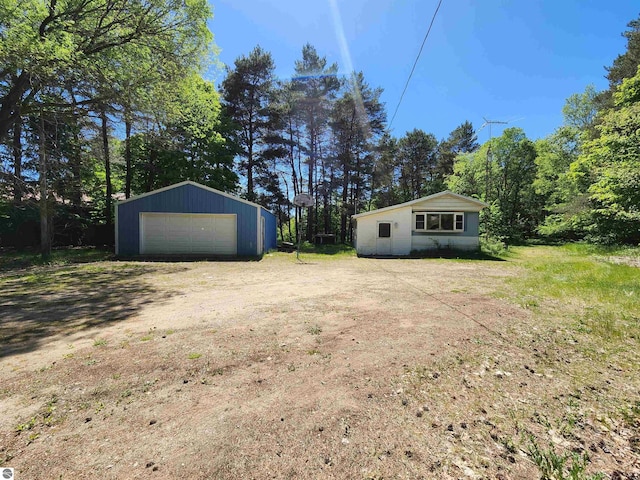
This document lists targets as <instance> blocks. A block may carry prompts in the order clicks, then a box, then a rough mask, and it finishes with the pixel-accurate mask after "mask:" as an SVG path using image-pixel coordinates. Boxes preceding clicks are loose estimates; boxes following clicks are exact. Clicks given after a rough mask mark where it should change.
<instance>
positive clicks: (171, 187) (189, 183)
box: [117, 180, 268, 211]
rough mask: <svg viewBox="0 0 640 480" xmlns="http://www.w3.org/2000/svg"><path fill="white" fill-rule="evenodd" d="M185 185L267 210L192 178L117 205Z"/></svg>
mask: <svg viewBox="0 0 640 480" xmlns="http://www.w3.org/2000/svg"><path fill="white" fill-rule="evenodd" d="M184 185H192V186H194V187H198V188H201V189H203V190H207V191H208V192H211V193H216V194H218V195H222V196H223V197H227V198H231V199H233V200H236V201H238V202H242V203H246V204H247V205H251V206H254V207H260V208H262V209H263V210H267V209H266V208H264V207H263V206H262V205H258V204H257V203H253V202H250V201H249V200H245V199H244V198H240V197H236V196H235V195H231V194H230V193H225V192H223V191H220V190H216V189H215V188H211V187H207V186H206V185H202V184H200V183H197V182H192V181H191V180H185V181H184V182H180V183H174V184H173V185H169V186H168V187H163V188H158V189H157V190H152V191H151V192H146V193H141V194H140V195H135V196H133V197H129V198H127V199H126V200H120V201H119V202H117V205H121V204H123V203H127V202H132V201H134V200H138V199H140V198H143V197H148V196H150V195H155V194H156V193H161V192H165V191H167V190H172V189H174V188H178V187H182V186H184ZM267 211H268V210H267Z"/></svg>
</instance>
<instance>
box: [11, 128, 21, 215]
mask: <svg viewBox="0 0 640 480" xmlns="http://www.w3.org/2000/svg"><path fill="white" fill-rule="evenodd" d="M13 201H14V202H15V203H16V204H19V203H21V202H22V119H21V118H20V115H18V116H17V118H16V122H15V123H14V124H13Z"/></svg>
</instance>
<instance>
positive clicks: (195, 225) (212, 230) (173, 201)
mask: <svg viewBox="0 0 640 480" xmlns="http://www.w3.org/2000/svg"><path fill="white" fill-rule="evenodd" d="M115 220H116V224H115V229H116V231H115V240H116V254H117V255H123V256H135V255H203V256H260V255H262V254H263V253H264V252H266V251H269V250H270V249H274V248H276V218H275V216H274V215H273V214H272V213H271V212H269V211H268V210H266V209H265V208H264V207H262V206H260V205H258V204H256V203H253V202H249V201H247V200H244V199H242V198H239V197H236V196H233V195H230V194H228V193H225V192H221V191H219V190H216V189H215V188H210V187H207V186H204V185H200V184H199V183H196V182H191V181H186V182H181V183H176V184H175V185H170V186H168V187H165V188H160V189H158V190H154V191H152V192H148V193H143V194H142V195H137V196H135V197H131V198H129V199H127V200H123V201H121V202H118V203H117V204H116V215H115Z"/></svg>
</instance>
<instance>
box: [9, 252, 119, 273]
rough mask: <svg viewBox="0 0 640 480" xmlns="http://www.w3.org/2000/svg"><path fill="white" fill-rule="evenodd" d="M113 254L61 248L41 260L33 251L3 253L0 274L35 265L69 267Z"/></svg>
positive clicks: (102, 258)
mask: <svg viewBox="0 0 640 480" xmlns="http://www.w3.org/2000/svg"><path fill="white" fill-rule="evenodd" d="M112 258H113V252H110V251H107V250H100V249H97V248H86V247H83V248H61V249H55V250H53V251H52V252H51V256H50V257H49V258H48V259H47V260H43V259H42V256H41V255H40V253H39V252H37V251H34V250H25V251H3V252H2V254H1V255H0V272H3V271H10V270H19V269H23V268H28V267H32V266H37V265H70V264H74V263H89V262H99V261H103V260H110V259H112Z"/></svg>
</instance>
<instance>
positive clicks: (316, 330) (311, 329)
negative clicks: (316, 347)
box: [307, 325, 322, 335]
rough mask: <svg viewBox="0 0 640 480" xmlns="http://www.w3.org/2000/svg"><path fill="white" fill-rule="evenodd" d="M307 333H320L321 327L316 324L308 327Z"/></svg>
mask: <svg viewBox="0 0 640 480" xmlns="http://www.w3.org/2000/svg"><path fill="white" fill-rule="evenodd" d="M307 333H310V334H311V335H320V333H322V328H321V327H320V326H318V325H314V326H312V327H309V329H308V330H307Z"/></svg>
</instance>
